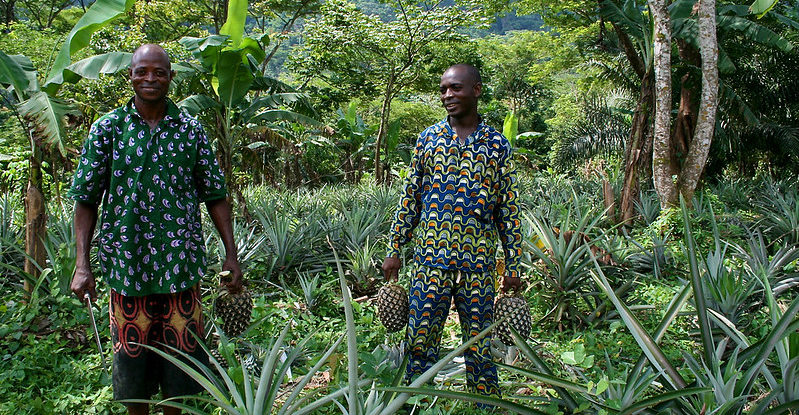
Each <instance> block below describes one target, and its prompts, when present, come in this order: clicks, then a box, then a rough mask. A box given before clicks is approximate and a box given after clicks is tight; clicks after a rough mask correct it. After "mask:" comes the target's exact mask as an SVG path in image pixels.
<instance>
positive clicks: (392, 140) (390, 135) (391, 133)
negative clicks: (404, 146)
mask: <svg viewBox="0 0 799 415" xmlns="http://www.w3.org/2000/svg"><path fill="white" fill-rule="evenodd" d="M400 127H402V118H397V119H396V120H394V121H392V122H391V123H390V124H389V125H388V131H386V148H387V149H388V153H389V154H391V153H393V152H394V150H396V149H397V145H398V144H399V138H400V137H399V132H400Z"/></svg>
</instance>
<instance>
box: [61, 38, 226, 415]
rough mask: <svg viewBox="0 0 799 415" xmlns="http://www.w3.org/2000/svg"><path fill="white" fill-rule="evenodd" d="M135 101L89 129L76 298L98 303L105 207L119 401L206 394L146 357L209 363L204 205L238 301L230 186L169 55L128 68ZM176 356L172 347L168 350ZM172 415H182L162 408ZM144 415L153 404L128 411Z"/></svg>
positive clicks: (147, 56)
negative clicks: (182, 96) (184, 100)
mask: <svg viewBox="0 0 799 415" xmlns="http://www.w3.org/2000/svg"><path fill="white" fill-rule="evenodd" d="M128 74H129V76H130V81H131V85H132V86H133V90H134V92H135V95H134V97H133V99H131V100H130V101H129V102H128V103H127V104H126V105H124V106H123V107H120V108H117V109H116V110H114V111H111V112H110V113H108V114H106V115H104V116H102V117H100V119H98V120H97V121H96V122H95V123H94V124H93V125H92V127H91V130H90V131H89V137H88V139H87V140H86V143H85V145H84V148H83V153H82V154H81V158H80V162H79V163H78V167H77V168H76V171H75V178H74V180H73V182H72V187H71V188H70V190H69V196H70V197H71V198H72V199H74V200H75V235H76V248H77V260H76V264H75V275H74V277H73V279H72V286H71V288H72V291H73V292H74V293H75V294H76V295H77V296H78V297H79V298H81V299H83V298H84V296H85V295H88V296H89V297H91V299H92V300H94V299H96V297H97V294H96V291H95V289H96V283H95V278H94V275H93V273H92V269H91V264H90V260H89V250H90V243H91V239H92V236H93V234H94V227H95V224H96V223H97V217H98V206H99V205H100V203H102V204H103V211H102V218H101V221H100V223H101V225H100V232H99V234H100V241H99V249H98V252H97V257H98V258H99V260H100V267H101V269H102V273H103V277H104V279H105V281H106V283H107V284H108V286H109V287H110V288H111V290H110V295H111V300H110V306H109V314H110V320H111V341H112V346H113V347H112V348H113V351H114V363H113V386H114V398H115V399H118V400H122V399H149V398H150V397H151V396H152V395H153V394H154V393H155V392H156V391H157V390H158V388H159V387H160V389H161V393H162V395H163V397H164V398H168V397H174V396H182V395H187V394H192V393H196V392H199V391H200V390H201V389H202V388H201V387H200V386H199V385H198V384H197V383H196V382H194V381H193V380H192V379H191V378H190V377H189V376H188V375H186V374H185V373H184V372H183V371H181V370H180V369H178V368H176V367H175V366H174V365H172V364H170V363H168V362H167V361H166V360H165V359H162V358H160V357H159V356H158V355H157V354H156V353H154V352H152V351H150V350H147V349H145V348H143V347H142V346H141V345H142V344H147V345H150V346H153V347H159V348H162V349H164V347H163V346H162V344H165V345H167V346H170V347H174V348H176V349H179V350H182V351H184V352H186V353H188V354H189V355H192V356H194V357H195V358H197V359H199V360H201V361H207V356H206V355H205V352H204V351H203V349H202V347H201V346H200V345H198V344H197V339H196V337H195V335H202V330H203V324H202V309H201V306H200V289H199V285H200V284H199V283H200V280H201V279H202V276H203V274H204V273H205V266H206V260H205V244H204V238H203V234H202V223H201V219H200V203H202V202H204V203H205V206H206V208H207V210H208V213H209V215H210V217H211V220H212V221H213V223H214V225H215V226H216V229H217V231H219V234H220V236H221V237H222V242H223V244H224V246H225V254H226V258H225V262H224V264H223V265H222V268H223V269H224V270H228V271H230V272H231V274H232V280H231V281H230V282H228V283H227V285H228V288H229V290H231V292H237V291H239V290H241V279H242V276H241V270H240V267H239V263H238V259H237V250H236V245H235V242H234V240H233V229H232V226H231V219H230V216H231V213H230V206H229V205H228V203H227V201H226V199H225V197H226V194H227V193H226V190H225V181H224V177H223V176H222V172H221V171H220V169H219V165H218V164H217V161H216V158H215V157H214V152H213V150H212V148H211V145H210V143H209V141H208V138H207V137H206V135H205V133H204V131H203V129H202V126H201V125H200V123H199V122H198V121H197V120H196V119H194V118H192V117H191V116H189V115H188V114H186V113H185V112H183V111H181V110H180V109H178V107H177V106H175V104H174V103H173V102H172V101H171V100H169V99H168V98H167V92H168V91H169V84H170V82H171V81H172V78H173V77H174V75H175V72H174V71H172V68H171V64H170V62H169V56H168V55H167V53H166V51H164V49H163V48H161V47H160V46H158V45H143V46H141V47H140V48H139V49H137V50H136V52H135V53H134V54H133V57H132V59H131V63H130V69H129V71H128ZM167 350H168V349H167ZM163 411H164V414H165V415H174V414H179V413H180V411H179V410H177V409H175V408H169V407H165V408H164V409H163ZM128 413H129V414H147V413H149V406H148V405H147V404H128Z"/></svg>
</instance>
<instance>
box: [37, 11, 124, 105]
mask: <svg viewBox="0 0 799 415" xmlns="http://www.w3.org/2000/svg"><path fill="white" fill-rule="evenodd" d="M134 3H135V0H97V1H96V2H94V4H92V5H91V7H89V9H88V10H86V13H85V14H84V15H83V16H82V17H81V18H80V20H78V23H77V24H75V27H73V28H72V30H71V31H70V32H69V34H68V35H67V39H66V41H65V42H64V44H63V45H62V46H61V50H60V51H59V52H58V56H57V57H56V58H55V62H53V67H52V69H51V70H50V73H49V74H48V75H47V78H48V79H50V80H53V79H55V78H56V77H57V76H58V75H61V72H62V71H63V70H64V69H65V68H66V67H67V66H69V64H70V63H72V55H73V54H74V53H75V52H77V51H79V50H81V49H83V48H85V47H86V46H88V45H89V40H91V37H92V34H93V33H94V32H96V31H98V30H100V29H101V28H103V27H104V26H106V25H107V24H108V23H110V22H111V21H112V20H114V19H116V18H117V17H118V16H119V15H121V14H123V13H125V12H126V11H128V10H129V9H130V8H131V7H133V4H134ZM44 88H45V89H47V91H48V92H50V93H51V94H52V93H55V92H56V91H57V90H58V84H52V85H51V84H50V81H48V82H47V84H46V85H45V86H44Z"/></svg>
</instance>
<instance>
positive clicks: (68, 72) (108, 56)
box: [50, 52, 133, 85]
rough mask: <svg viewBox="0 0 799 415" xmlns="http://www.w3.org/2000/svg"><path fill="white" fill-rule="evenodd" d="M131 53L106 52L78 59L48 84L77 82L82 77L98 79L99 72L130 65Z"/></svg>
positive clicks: (109, 71)
mask: <svg viewBox="0 0 799 415" xmlns="http://www.w3.org/2000/svg"><path fill="white" fill-rule="evenodd" d="M132 57H133V54H132V53H128V52H108V53H103V54H101V55H95V56H92V57H89V58H86V59H82V60H79V61H77V62H75V63H73V64H72V65H69V66H67V67H66V68H64V70H63V71H62V72H61V73H59V74H57V75H56V76H55V77H54V78H53V79H51V80H50V84H58V85H60V84H63V83H64V82H69V83H73V84H74V83H77V82H78V81H80V80H81V79H83V78H86V79H98V78H99V77H100V74H112V73H117V72H119V71H121V70H123V69H128V68H129V67H130V59H131V58H132Z"/></svg>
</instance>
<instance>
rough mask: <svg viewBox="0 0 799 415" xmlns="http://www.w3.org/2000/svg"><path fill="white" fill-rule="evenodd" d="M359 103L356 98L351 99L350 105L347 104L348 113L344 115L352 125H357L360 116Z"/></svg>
mask: <svg viewBox="0 0 799 415" xmlns="http://www.w3.org/2000/svg"><path fill="white" fill-rule="evenodd" d="M357 111H358V103H357V102H356V101H355V100H352V101H350V103H349V105H347V113H346V114H345V115H344V119H346V120H347V122H348V123H350V125H355V119H356V117H357V116H358V114H357Z"/></svg>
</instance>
